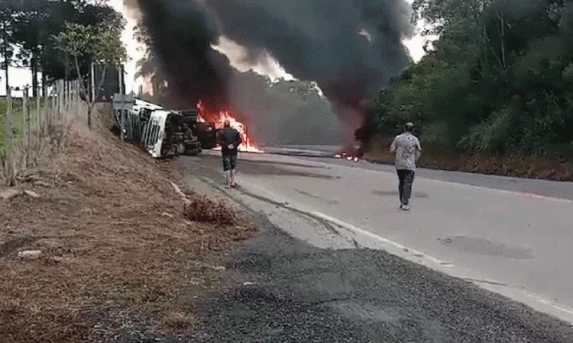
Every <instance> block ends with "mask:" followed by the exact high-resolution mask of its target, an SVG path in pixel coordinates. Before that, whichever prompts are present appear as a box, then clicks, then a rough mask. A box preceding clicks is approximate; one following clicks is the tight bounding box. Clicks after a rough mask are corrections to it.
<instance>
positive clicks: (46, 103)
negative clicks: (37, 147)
mask: <svg viewBox="0 0 573 343" xmlns="http://www.w3.org/2000/svg"><path fill="white" fill-rule="evenodd" d="M44 89H45V90H46V93H45V94H44V106H43V110H42V112H44V115H45V118H44V123H43V124H44V125H43V126H44V127H43V130H44V136H47V135H48V128H49V127H50V124H51V123H52V114H51V113H50V101H51V97H50V91H49V90H48V88H44Z"/></svg>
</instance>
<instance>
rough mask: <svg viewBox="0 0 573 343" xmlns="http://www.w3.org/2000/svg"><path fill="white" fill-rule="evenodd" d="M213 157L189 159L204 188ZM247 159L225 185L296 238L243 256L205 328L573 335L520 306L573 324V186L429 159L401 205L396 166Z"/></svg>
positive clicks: (438, 335)
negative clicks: (431, 165) (407, 204)
mask: <svg viewBox="0 0 573 343" xmlns="http://www.w3.org/2000/svg"><path fill="white" fill-rule="evenodd" d="M210 155H211V153H210V152H208V153H206V154H204V155H203V156H201V157H195V158H182V159H180V160H179V163H181V164H182V165H184V166H186V167H187V168H188V171H189V174H188V176H187V181H188V182H189V183H190V184H191V185H192V186H197V187H200V186H199V185H198V183H197V179H199V180H201V182H202V184H203V186H205V185H210V186H212V187H215V188H217V189H220V188H221V184H222V182H223V176H222V172H221V170H220V159H219V158H218V157H217V156H216V153H213V155H212V156H210ZM239 163H240V164H239V170H240V174H239V182H240V185H241V187H240V189H238V190H224V189H222V191H223V192H225V196H227V197H230V198H232V199H234V201H236V202H237V203H240V204H241V205H242V206H244V207H245V208H248V209H249V210H251V211H254V212H260V213H263V214H264V215H265V217H266V218H268V219H269V226H271V227H272V228H279V229H280V230H281V232H286V233H288V234H289V237H288V239H289V240H291V239H292V242H291V241H288V240H287V238H286V237H282V236H280V234H277V233H274V234H270V233H268V232H267V233H265V234H264V235H263V238H260V239H259V241H258V242H255V243H253V242H251V243H249V244H251V245H250V246H248V247H246V248H245V250H244V251H242V252H241V253H239V254H238V255H237V256H235V257H234V258H233V259H232V261H236V262H235V264H234V266H235V267H234V268H235V269H236V270H238V271H240V273H239V276H237V278H238V280H241V279H242V278H244V280H247V281H244V282H243V281H237V282H238V284H237V287H236V288H235V289H234V290H233V291H232V292H231V293H230V294H224V295H220V296H216V297H214V298H213V299H212V300H210V301H212V302H213V303H212V304H211V305H208V306H206V308H209V309H211V310H209V311H206V314H205V316H206V317H205V318H206V319H205V320H206V321H207V322H208V323H211V322H210V321H212V320H213V319H212V318H219V319H220V322H221V324H220V325H219V326H218V329H216V330H215V329H214V331H212V332H210V333H208V334H206V335H207V336H206V337H211V338H213V337H216V335H217V334H218V332H227V333H226V336H225V335H223V336H221V337H219V338H217V339H216V340H215V341H231V340H226V339H224V337H231V336H232V335H231V333H232V334H233V335H237V334H238V333H237V331H236V330H239V331H240V332H241V333H242V334H244V335H245V336H244V338H243V339H238V340H236V341H244V342H573V336H572V335H571V329H570V327H569V326H567V325H563V324H562V323H561V322H559V321H557V320H556V319H551V318H550V317H547V316H545V315H542V314H540V313H537V312H532V311H531V310H529V309H528V308H526V307H524V306H521V305H518V303H523V304H526V305H528V306H530V307H532V308H534V309H535V310H538V311H541V312H545V313H548V314H551V315H553V316H556V317H559V318H561V319H563V320H565V321H569V322H573V310H571V308H573V297H572V296H571V294H573V293H572V292H571V290H572V288H573V286H571V285H573V271H572V270H571V268H569V261H571V260H572V257H573V256H572V255H573V253H572V252H571V249H570V247H571V246H572V243H573V238H572V235H571V234H570V233H571V229H572V227H573V211H571V210H572V209H573V201H571V200H570V198H571V194H572V193H573V187H572V185H571V184H569V183H552V182H543V181H541V182H540V181H536V180H515V179H506V178H498V177H492V176H480V175H472V174H464V173H449V172H439V171H423V170H421V171H420V172H419V173H418V176H419V177H418V178H417V179H416V181H415V185H414V188H415V189H414V199H413V211H411V212H402V211H399V209H398V199H397V191H396V177H395V175H394V173H393V171H392V169H391V167H387V166H376V165H370V164H361V163H358V164H355V163H351V162H347V161H340V160H333V159H316V158H302V157H289V156H277V155H267V154H264V155H257V154H243V155H242V156H241V159H240V162H239ZM567 189H570V190H572V193H568V192H567ZM269 230H270V229H269ZM269 230H267V231H269ZM270 231H272V230H270ZM265 235H266V236H265ZM269 235H270V236H269ZM273 235H274V236H273ZM291 237H292V238H291ZM277 240H279V241H280V242H281V243H277ZM281 244H285V245H286V246H287V247H288V248H285V247H283V246H281ZM269 247H273V248H269ZM366 248H371V249H366ZM241 254H243V255H241ZM241 256H243V257H241ZM245 256H246V257H245ZM230 263H231V262H230ZM231 264H232V263H231ZM426 267H429V268H426ZM431 269H433V271H432V270H431ZM249 279H252V280H259V281H249ZM241 282H243V283H241ZM489 291H493V292H495V293H499V294H501V295H504V296H507V297H509V298H511V299H513V300H514V301H515V302H510V301H506V300H504V299H503V298H501V297H499V296H498V295H495V294H494V293H491V292H489ZM245 292H246V293H245ZM245 294H246V295H245ZM320 299H326V300H320ZM328 299H331V300H328ZM332 299H334V300H332ZM257 309H260V311H261V313H267V311H268V313H267V314H266V315H264V316H262V317H261V315H260V314H259V311H258V310H257ZM281 311H283V312H284V314H283V315H280V316H278V315H279V314H280V313H283V312H281ZM308 311H310V312H308ZM297 313H298V316H299V317H300V318H307V320H308V323H314V324H313V325H312V326H311V327H309V326H308V325H310V324H308V323H307V324H305V323H306V321H305V320H302V321H300V320H298V319H296V318H298V317H297ZM257 316H259V317H257ZM277 316H278V317H277ZM305 316H306V317H305ZM279 317H280V318H287V319H284V323H283V322H281V320H280V319H279ZM209 318H211V319H209ZM257 318H259V319H257ZM244 321H247V324H245V322H244ZM285 325H286V327H285ZM273 327H274V329H273ZM329 327H330V328H331V330H328V328H329ZM337 328H343V330H342V331H338V330H337ZM263 329H264V330H267V331H264V330H263ZM252 330H254V332H267V333H268V335H267V334H260V335H259V336H257V335H254V334H252V333H249V332H250V331H252ZM261 330H263V331H261ZM269 330H270V331H269ZM273 330H274V331H273ZM321 330H322V331H321ZM333 330H334V331H333ZM330 331H333V333H332V335H329V334H328V333H327V332H330ZM297 332H298V333H297ZM281 333H282V334H281ZM345 333H346V334H347V335H346V336H345ZM297 334H300V335H303V336H300V337H299V336H297ZM229 335H231V336H229ZM273 335H274V336H273ZM281 335H282V336H281ZM304 335H306V336H304ZM257 337H258V338H257ZM272 337H274V338H272ZM277 337H283V338H281V339H278V338H277ZM285 337H286V338H285ZM289 337H290V338H289ZM296 337H298V338H296ZM295 338H296V339H295Z"/></svg>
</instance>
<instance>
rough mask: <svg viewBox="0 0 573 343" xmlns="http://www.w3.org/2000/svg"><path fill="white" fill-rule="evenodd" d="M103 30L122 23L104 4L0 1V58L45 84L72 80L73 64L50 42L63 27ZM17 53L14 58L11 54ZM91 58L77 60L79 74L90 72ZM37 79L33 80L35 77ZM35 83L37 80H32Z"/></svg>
mask: <svg viewBox="0 0 573 343" xmlns="http://www.w3.org/2000/svg"><path fill="white" fill-rule="evenodd" d="M69 23H72V24H78V25H82V26H86V27H105V28H108V29H110V30H121V29H122V28H123V26H124V20H123V17H122V15H121V14H120V13H118V12H116V11H115V10H113V8H111V7H110V6H109V5H107V4H106V2H105V1H97V2H94V1H87V0H74V1H70V0H26V1H21V0H3V1H0V56H1V57H2V59H4V60H6V56H8V57H9V61H10V63H11V65H14V66H20V67H29V68H30V69H31V71H32V73H33V74H34V75H36V74H38V73H40V72H41V73H42V75H43V79H44V81H45V83H46V85H47V84H49V83H50V82H52V81H54V80H58V79H64V78H66V79H72V78H73V75H72V73H71V70H72V69H73V65H72V61H71V59H69V58H68V57H69V56H67V55H66V54H64V53H63V52H62V51H61V49H59V47H58V45H57V43H58V42H57V41H55V40H54V39H53V37H55V36H59V35H60V34H61V33H62V32H64V31H65V29H66V25H67V24H69ZM15 50H16V51H18V52H19V53H18V54H17V55H14V54H13V51H15ZM89 57H90V56H86V58H82V59H80V60H79V64H80V70H81V72H82V75H85V74H86V73H87V72H88V70H89V63H90V59H89ZM34 79H36V78H34ZM35 82H37V81H35Z"/></svg>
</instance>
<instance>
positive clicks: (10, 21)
mask: <svg viewBox="0 0 573 343" xmlns="http://www.w3.org/2000/svg"><path fill="white" fill-rule="evenodd" d="M16 5H17V4H16V3H15V2H11V1H6V2H4V1H3V2H1V3H0V56H1V57H2V59H3V60H0V62H1V63H0V64H1V66H0V68H2V69H4V72H5V74H6V80H5V82H6V90H8V88H9V87H10V74H9V69H10V64H11V63H10V62H11V60H12V57H13V53H14V51H13V49H12V43H13V36H12V34H13V27H14V21H15V18H14V16H15V12H16V10H17V6H16Z"/></svg>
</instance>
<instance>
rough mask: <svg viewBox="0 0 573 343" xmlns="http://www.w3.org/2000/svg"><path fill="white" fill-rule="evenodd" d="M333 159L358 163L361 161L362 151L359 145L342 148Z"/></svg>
mask: <svg viewBox="0 0 573 343" xmlns="http://www.w3.org/2000/svg"><path fill="white" fill-rule="evenodd" d="M334 157H335V158H340V159H345V160H347V161H354V162H360V161H362V149H361V147H360V145H359V144H355V145H353V146H351V145H349V146H343V147H341V148H340V149H339V150H338V152H337V154H336V155H334Z"/></svg>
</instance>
